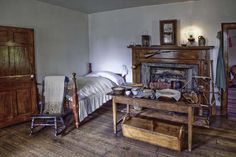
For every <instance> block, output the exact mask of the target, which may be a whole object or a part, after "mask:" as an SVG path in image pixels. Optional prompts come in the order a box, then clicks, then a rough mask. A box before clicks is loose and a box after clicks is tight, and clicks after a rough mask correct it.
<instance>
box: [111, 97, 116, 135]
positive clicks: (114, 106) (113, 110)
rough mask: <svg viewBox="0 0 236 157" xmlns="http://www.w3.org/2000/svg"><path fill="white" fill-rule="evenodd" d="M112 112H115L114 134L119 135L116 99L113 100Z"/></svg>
mask: <svg viewBox="0 0 236 157" xmlns="http://www.w3.org/2000/svg"><path fill="white" fill-rule="evenodd" d="M112 112H113V132H114V134H116V133H117V109H116V102H115V100H114V98H112Z"/></svg>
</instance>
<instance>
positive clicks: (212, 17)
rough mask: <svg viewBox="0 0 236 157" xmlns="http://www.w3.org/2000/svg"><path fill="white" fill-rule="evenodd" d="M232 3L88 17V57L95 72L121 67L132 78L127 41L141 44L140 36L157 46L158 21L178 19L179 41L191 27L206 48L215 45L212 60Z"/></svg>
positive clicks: (233, 12)
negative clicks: (147, 36) (150, 40)
mask: <svg viewBox="0 0 236 157" xmlns="http://www.w3.org/2000/svg"><path fill="white" fill-rule="evenodd" d="M235 6H236V1H235V0H200V1H195V2H181V3H174V4H163V5H156V6H144V7H138V8H129V9H122V10H115V11H107V12H102V13H94V14H89V49H90V53H89V55H90V56H89V58H90V62H92V63H93V67H94V70H110V71H114V72H121V66H122V64H125V65H127V66H128V68H129V74H128V81H131V80H132V75H131V62H132V61H131V50H130V49H128V48H127V45H129V44H130V42H135V43H138V44H140V43H141V35H142V34H143V33H147V34H149V35H151V37H152V44H154V45H156V44H159V41H160V39H159V20H163V19H178V21H179V28H180V30H179V31H180V34H181V36H180V40H179V41H183V40H186V35H185V34H186V33H185V32H186V29H185V28H187V27H188V26H194V27H196V28H197V29H198V34H197V35H203V36H205V37H206V38H207V44H208V45H214V46H215V49H214V52H213V56H212V57H213V59H214V60H215V62H214V66H215V65H216V58H217V55H218V47H219V45H218V44H219V41H218V39H217V38H216V34H217V32H218V31H219V30H220V29H221V23H222V22H232V21H236V9H235Z"/></svg>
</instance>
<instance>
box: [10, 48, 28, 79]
mask: <svg viewBox="0 0 236 157" xmlns="http://www.w3.org/2000/svg"><path fill="white" fill-rule="evenodd" d="M12 49H13V50H12V52H13V53H14V69H15V75H26V74H31V65H30V52H29V50H28V48H27V47H12Z"/></svg>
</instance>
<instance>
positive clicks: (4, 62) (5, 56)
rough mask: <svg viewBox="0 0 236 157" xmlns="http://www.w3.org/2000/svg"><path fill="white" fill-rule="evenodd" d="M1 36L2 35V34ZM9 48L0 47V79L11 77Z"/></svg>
mask: <svg viewBox="0 0 236 157" xmlns="http://www.w3.org/2000/svg"><path fill="white" fill-rule="evenodd" d="M0 36H1V34H0ZM9 60H10V58H9V53H8V47H7V46H0V77H1V76H9V75H10V73H11V72H10V71H9V68H10V62H9Z"/></svg>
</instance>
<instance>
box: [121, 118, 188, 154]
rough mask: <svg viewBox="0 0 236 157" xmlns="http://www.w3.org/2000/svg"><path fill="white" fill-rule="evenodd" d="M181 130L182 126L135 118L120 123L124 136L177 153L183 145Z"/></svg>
mask: <svg viewBox="0 0 236 157" xmlns="http://www.w3.org/2000/svg"><path fill="white" fill-rule="evenodd" d="M183 129H184V127H183V126H178V125H173V124H168V123H164V122H158V121H156V120H152V119H143V118H137V117H132V118H129V119H126V120H124V121H123V123H122V132H123V135H124V136H126V137H129V138H132V139H136V140H140V141H144V142H148V143H151V144H155V145H158V146H162V147H165V148H169V149H173V150H178V151H181V149H182V145H183V139H184V130H183Z"/></svg>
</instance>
